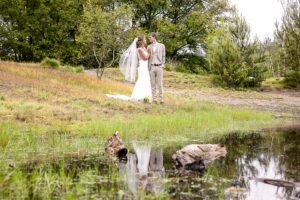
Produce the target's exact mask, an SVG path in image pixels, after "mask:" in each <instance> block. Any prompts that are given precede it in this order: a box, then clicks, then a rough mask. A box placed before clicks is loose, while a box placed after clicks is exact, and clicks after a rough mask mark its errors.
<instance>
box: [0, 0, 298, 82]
mask: <svg viewBox="0 0 300 200" xmlns="http://www.w3.org/2000/svg"><path fill="white" fill-rule="evenodd" d="M282 5H283V8H284V16H283V17H282V20H281V21H280V22H278V23H277V29H276V31H275V33H274V39H272V40H271V39H269V38H266V39H265V40H264V41H260V40H258V39H257V38H254V39H253V38H251V37H250V31H251V30H250V27H249V25H248V24H247V22H246V21H245V19H244V18H243V16H241V15H240V14H239V13H238V11H236V9H235V8H234V7H232V6H231V5H230V4H229V3H228V1H227V0H145V1H140V0H1V2H0V58H1V59H3V60H14V61H18V62H40V61H41V60H43V59H44V58H46V57H50V58H54V59H58V60H60V61H61V62H62V63H66V64H71V65H84V66H85V67H86V68H94V67H99V68H101V69H104V67H107V66H117V61H118V58H119V56H120V53H121V52H122V50H124V48H126V47H127V46H129V44H130V43H131V42H132V41H133V38H134V37H136V36H138V35H147V34H148V33H149V32H154V31H155V32H157V33H158V36H159V41H161V42H163V43H164V44H165V45H166V50H167V58H168V63H167V65H166V68H167V69H170V70H172V69H175V70H177V71H182V72H190V73H212V74H215V75H216V80H218V82H219V83H220V84H222V85H226V86H229V87H255V86H259V85H260V84H261V82H262V81H263V80H264V79H265V78H266V77H268V76H274V77H276V76H278V77H279V76H285V77H287V79H286V80H287V81H288V83H289V84H290V85H291V86H297V85H299V80H300V78H299V77H300V76H299V67H300V0H286V1H282ZM258 6H259V5H258ZM266 13H267V11H266ZM102 72H103V71H102Z"/></svg>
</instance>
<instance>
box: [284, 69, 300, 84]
mask: <svg viewBox="0 0 300 200" xmlns="http://www.w3.org/2000/svg"><path fill="white" fill-rule="evenodd" d="M284 84H285V87H288V88H297V87H299V86H300V71H299V70H292V71H289V72H288V73H287V74H286V77H285V79H284Z"/></svg>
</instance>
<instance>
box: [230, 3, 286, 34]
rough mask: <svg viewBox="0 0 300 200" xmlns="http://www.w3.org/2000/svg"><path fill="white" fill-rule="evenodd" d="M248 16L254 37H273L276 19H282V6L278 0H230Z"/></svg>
mask: <svg viewBox="0 0 300 200" xmlns="http://www.w3.org/2000/svg"><path fill="white" fill-rule="evenodd" d="M230 1H231V3H232V4H234V5H236V7H237V9H238V10H239V11H240V12H241V13H242V15H243V16H244V17H245V18H246V20H247V22H248V24H250V27H251V34H252V37H253V36H255V35H257V36H258V37H259V38H260V39H264V38H265V36H268V37H270V38H273V32H274V30H275V25H274V24H275V21H276V19H277V20H278V21H280V19H281V16H282V7H281V4H280V2H279V1H278V0H230Z"/></svg>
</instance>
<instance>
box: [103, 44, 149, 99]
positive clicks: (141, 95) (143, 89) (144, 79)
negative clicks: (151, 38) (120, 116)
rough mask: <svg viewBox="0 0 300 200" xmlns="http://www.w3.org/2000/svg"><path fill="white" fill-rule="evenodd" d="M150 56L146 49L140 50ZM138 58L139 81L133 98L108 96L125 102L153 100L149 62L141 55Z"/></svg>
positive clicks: (117, 95)
mask: <svg viewBox="0 0 300 200" xmlns="http://www.w3.org/2000/svg"><path fill="white" fill-rule="evenodd" d="M139 49H141V50H142V51H144V52H145V54H147V55H148V52H147V50H146V49H142V48H139ZM137 56H138V79H137V81H136V83H135V86H134V88H133V91H132V94H131V97H128V96H125V95H121V94H115V95H112V94H107V96H108V97H110V98H115V99H121V100H124V101H130V100H131V101H140V100H144V99H145V98H147V99H148V100H149V101H151V100H152V91H151V82H150V75H149V70H148V60H143V59H142V58H141V56H140V54H139V53H137Z"/></svg>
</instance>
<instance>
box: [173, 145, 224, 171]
mask: <svg viewBox="0 0 300 200" xmlns="http://www.w3.org/2000/svg"><path fill="white" fill-rule="evenodd" d="M226 154H227V151H226V149H225V147H224V146H221V145H219V144H191V145H188V146H185V147H184V148H182V149H180V150H178V151H176V153H175V154H173V156H172V159H173V160H174V161H175V165H176V167H183V168H185V169H187V170H192V171H201V170H203V168H204V165H205V164H208V163H210V162H212V161H214V160H215V159H218V158H221V157H225V156H226Z"/></svg>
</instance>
